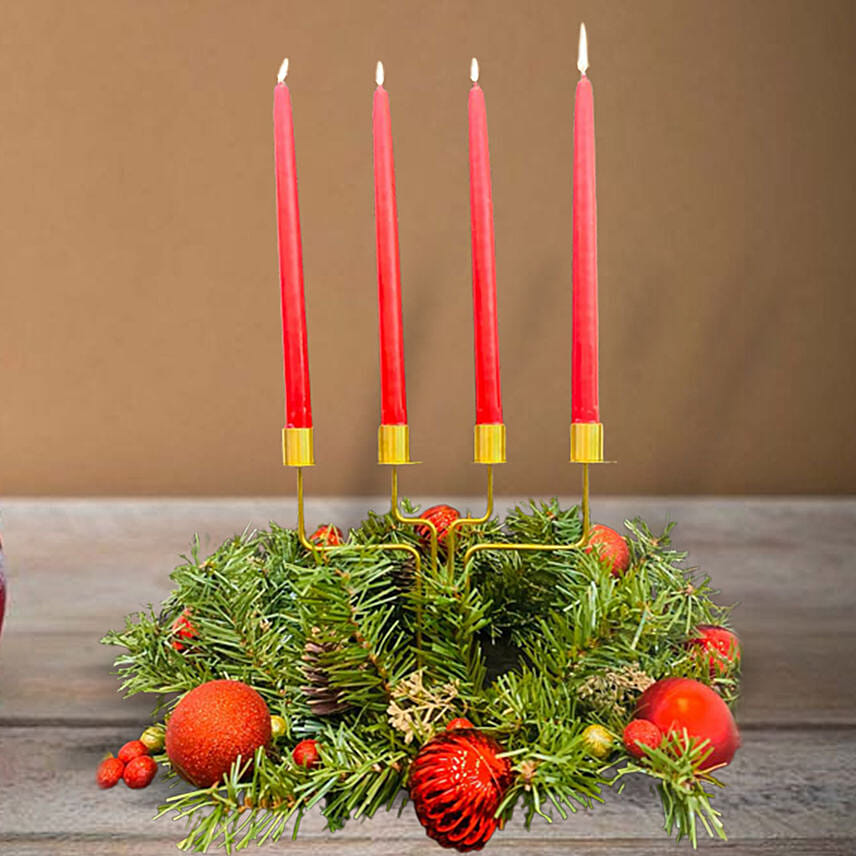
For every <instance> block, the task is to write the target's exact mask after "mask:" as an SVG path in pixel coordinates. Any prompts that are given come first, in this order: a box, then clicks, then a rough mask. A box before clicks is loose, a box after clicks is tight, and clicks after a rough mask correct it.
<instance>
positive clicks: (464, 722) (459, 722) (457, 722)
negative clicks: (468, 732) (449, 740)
mask: <svg viewBox="0 0 856 856" xmlns="http://www.w3.org/2000/svg"><path fill="white" fill-rule="evenodd" d="M456 728H475V726H474V725H473V724H472V722H470V721H469V719H465V718H464V717H463V716H459V717H457V718H456V719H451V720H449V724H448V725H447V726H446V731H454V730H455V729H456Z"/></svg>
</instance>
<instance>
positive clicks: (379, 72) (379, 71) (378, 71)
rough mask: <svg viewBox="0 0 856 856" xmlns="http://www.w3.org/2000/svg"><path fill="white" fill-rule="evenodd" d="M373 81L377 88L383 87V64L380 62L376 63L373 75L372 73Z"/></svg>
mask: <svg viewBox="0 0 856 856" xmlns="http://www.w3.org/2000/svg"><path fill="white" fill-rule="evenodd" d="M374 79H375V83H376V84H377V85H378V86H383V63H382V62H381V61H380V60H378V61H377V66H376V68H375V73H374Z"/></svg>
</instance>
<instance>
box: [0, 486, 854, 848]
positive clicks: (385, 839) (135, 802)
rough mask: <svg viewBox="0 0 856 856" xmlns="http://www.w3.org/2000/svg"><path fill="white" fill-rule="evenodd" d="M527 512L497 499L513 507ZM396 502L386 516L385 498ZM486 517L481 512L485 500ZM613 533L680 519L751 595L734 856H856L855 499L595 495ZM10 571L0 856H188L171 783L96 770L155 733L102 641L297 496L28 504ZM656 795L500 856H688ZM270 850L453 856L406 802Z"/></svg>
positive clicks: (739, 592) (345, 509)
mask: <svg viewBox="0 0 856 856" xmlns="http://www.w3.org/2000/svg"><path fill="white" fill-rule="evenodd" d="M511 501H512V500H511V499H509V500H508V501H506V502H502V501H500V503H499V504H498V507H499V508H503V507H504V505H507V504H509V503H510V502H511ZM369 504H370V503H368V502H366V501H362V500H360V501H354V500H349V501H316V502H310V503H309V505H308V509H307V512H308V521H309V524H311V525H312V526H314V525H315V524H316V523H320V522H323V521H326V520H333V521H334V522H336V523H338V524H340V525H350V524H353V523H356V522H357V520H358V519H359V517H360V516H361V513H362V511H363V510H364V509H365V508H366V507H367V506H368V505H369ZM373 505H374V507H376V508H382V507H383V503H382V502H381V501H378V502H377V503H373ZM473 505H474V508H475V509H477V508H478V507H479V504H478V503H477V502H474V503H473ZM594 512H595V516H596V518H597V519H598V520H601V521H603V522H605V523H608V524H612V525H616V524H618V523H620V521H621V520H622V519H623V518H625V517H630V516H635V515H637V514H639V515H642V516H643V517H645V518H646V519H647V520H648V521H649V522H650V523H651V524H652V526H658V525H662V524H663V523H664V522H665V521H666V520H677V521H678V522H679V525H678V527H677V529H676V530H675V533H674V535H675V542H676V543H677V545H678V546H679V547H680V548H682V549H688V550H689V551H690V561H691V562H692V563H693V564H698V565H701V566H702V567H703V568H704V569H705V570H706V571H708V572H709V573H710V574H711V575H712V577H713V579H714V583H715V584H716V586H717V587H718V588H719V589H720V590H721V592H722V595H721V598H720V599H721V601H722V602H729V603H731V602H738V601H739V602H740V605H739V607H738V608H737V610H736V612H735V615H734V621H735V625H736V627H737V629H738V632H739V633H740V636H741V639H742V642H743V646H744V679H743V697H742V699H741V702H740V705H739V708H738V711H737V717H738V721H739V724H740V726H741V731H742V735H743V748H742V749H741V751H740V752H739V753H738V754H737V757H736V759H735V761H734V762H733V763H732V765H731V766H730V767H729V768H728V769H727V770H726V771H725V773H724V775H723V779H724V780H725V782H726V783H727V785H728V787H727V789H726V790H725V791H724V792H723V793H722V794H721V795H719V796H718V797H717V800H716V804H717V805H718V807H719V808H720V809H721V810H722V812H723V815H724V819H725V824H726V829H727V830H728V832H729V842H728V844H727V845H723V844H716V843H713V844H711V843H709V842H707V841H705V842H703V843H702V847H703V848H709V847H719V848H721V849H727V850H728V852H729V853H736V854H745V855H746V856H748V854H759V856H760V854H779V853H782V854H784V853H788V854H816V853H817V854H854V853H856V787H854V785H856V771H854V767H856V666H854V662H855V661H856V656H854V642H856V623H854V614H856V558H854V556H856V500H850V499H843V500H825V499H794V500H791V499H746V500H744V499H740V500H735V499H717V500H712V499H685V498H681V499H671V498H662V497H659V498H641V499H640V498H631V497H624V498H620V499H619V498H612V499H601V498H597V499H596V500H595V503H594ZM0 515H1V516H0V531H2V533H3V540H4V546H5V551H6V569H7V574H8V576H9V604H8V607H7V622H6V626H5V629H4V633H3V637H2V640H0V853H2V854H4V856H13V854H14V856H18V854H21V856H23V854H27V856H35V854H43V853H45V854H46V853H51V854H81V855H82V854H95V855H96V856H98V854H108V853H109V854H146V856H150V854H160V853H171V852H176V851H175V850H174V843H175V842H176V841H178V840H179V838H180V837H181V834H182V829H183V825H182V824H180V823H176V822H171V821H170V820H168V819H161V820H159V821H157V822H153V821H152V816H153V813H154V810H155V808H156V806H157V805H158V803H159V802H160V800H161V798H162V797H164V795H166V794H167V792H168V790H169V786H168V785H167V784H166V783H165V782H162V781H157V782H156V783H155V784H154V785H152V786H151V787H150V788H149V789H147V790H145V791H131V790H129V789H127V788H124V787H117V788H114V789H113V790H111V791H100V790H98V789H97V788H96V786H95V783H94V771H95V767H96V765H97V762H98V760H99V758H100V757H101V756H102V755H103V754H104V753H105V752H107V751H115V750H116V748H118V746H119V745H121V744H122V743H123V742H124V741H125V740H128V739H132V738H134V737H136V736H137V735H138V733H139V732H140V730H141V728H142V727H143V726H144V724H146V723H147V721H148V715H149V712H150V706H151V705H150V700H149V699H146V698H143V697H137V698H134V699H129V700H123V699H121V698H120V697H119V695H118V694H117V682H116V680H115V678H113V677H112V676H111V674H110V669H111V660H112V656H113V654H114V653H115V652H114V651H113V650H110V649H107V648H104V647H103V646H101V645H99V643H98V639H99V637H100V635H101V634H102V633H103V632H104V631H105V630H107V629H109V628H114V627H118V626H120V623H121V621H122V617H123V616H124V615H125V614H126V613H127V612H130V611H132V610H136V609H138V608H140V607H143V606H144V605H145V604H147V603H148V602H157V601H159V600H160V599H161V597H162V596H163V595H164V594H165V593H166V592H167V590H168V584H169V580H168V574H169V571H170V570H171V569H172V567H173V566H174V565H175V564H176V562H177V557H178V555H179V554H180V553H182V552H184V551H185V550H187V548H188V546H189V543H190V539H191V536H192V535H193V533H194V532H198V533H199V534H200V537H201V539H202V543H203V547H206V546H207V547H209V548H213V547H214V546H215V545H216V544H217V543H219V542H220V541H221V540H222V539H223V538H225V537H227V536H228V535H231V534H233V533H235V532H236V531H240V530H242V529H244V528H245V527H246V526H247V525H248V524H250V525H253V526H264V525H266V523H267V521H269V520H276V521H277V522H279V523H282V524H285V525H291V524H293V521H294V506H293V503H292V501H291V500H289V499H288V498H286V499H283V500H201V501H199V500H192V501H190V500H187V501H185V500H166V501H156V500H150V501H148V500H147V501H139V500H121V501H106V500H13V501H9V502H6V503H5V504H4V505H3V506H2V508H0ZM661 823H662V821H661V814H660V808H659V801H658V799H657V797H656V794H655V793H654V792H653V790H652V789H651V787H650V786H649V785H648V784H647V782H642V781H640V782H634V783H632V785H631V786H629V787H628V788H627V790H626V791H625V793H624V794H623V795H622V796H621V798H620V799H619V798H610V797H609V796H608V798H607V802H606V805H604V806H601V807H598V808H596V809H595V810H593V811H591V812H588V813H581V814H579V815H577V816H575V817H572V818H571V819H569V820H568V821H565V822H563V823H561V822H560V823H555V824H553V825H545V824H539V825H537V826H535V827H534V828H533V830H532V832H529V833H527V832H526V831H525V830H524V829H522V827H521V825H520V824H519V823H518V822H516V821H515V822H514V823H512V824H510V825H509V827H508V828H507V829H506V830H505V831H504V832H502V833H498V834H497V835H496V836H495V837H494V839H493V840H492V841H491V843H490V844H489V845H488V851H487V852H489V853H494V854H497V856H499V854H512V853H513V854H515V856H528V854H559V853H574V854H579V856H587V854H598V856H602V854H609V853H615V854H631V853H632V854H640V856H645V855H646V854H654V853H658V854H662V853H672V852H678V851H679V850H680V851H681V852H688V851H689V845H687V844H686V843H685V842H684V843H682V844H681V845H675V844H673V843H670V842H669V839H667V838H666V836H665V834H664V833H663V832H662V829H661ZM266 852H283V853H285V852H288V853H291V854H295V856H300V854H309V853H313V854H419V856H423V854H424V856H428V854H435V856H436V854H438V853H440V852H442V851H441V850H440V849H439V848H437V847H436V845H434V844H433V843H432V842H430V841H429V840H428V839H427V838H426V837H425V834H424V832H423V831H422V828H421V827H420V826H419V824H418V822H417V821H416V819H415V818H414V816H413V814H412V812H411V811H410V810H409V809H407V810H405V812H404V813H403V815H402V816H401V817H400V818H399V817H398V816H397V815H396V814H395V813H392V814H388V815H386V814H384V815H378V816H377V817H376V818H374V819H373V820H369V821H365V822H362V823H357V824H352V825H350V826H348V827H347V828H346V830H344V831H343V832H339V833H337V834H335V835H329V834H328V833H326V832H324V830H323V823H322V821H321V819H320V818H319V817H318V816H313V817H310V818H309V819H308V820H307V821H306V822H305V824H304V825H303V827H302V828H301V837H300V839H299V840H298V841H297V842H291V841H284V842H281V843H280V844H278V845H274V846H268V847H267V848H266Z"/></svg>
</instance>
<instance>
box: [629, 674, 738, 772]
mask: <svg viewBox="0 0 856 856" xmlns="http://www.w3.org/2000/svg"><path fill="white" fill-rule="evenodd" d="M636 716H637V718H639V719H649V720H650V721H651V722H653V723H654V724H655V725H656V726H657V727H658V728H659V729H660V730H661V731H662V732H664V733H666V734H673V733H677V734H681V733H682V732H683V731H684V729H686V732H687V734H688V735H689V736H690V737H691V738H695V739H697V740H709V741H710V744H709V745H710V746H712V747H713V750H712V751H711V753H710V754H709V755H708V756H707V758H706V759H705V760H704V768H705V769H710V768H712V767H719V766H724V765H725V764H728V763H729V762H730V761H731V759H732V758H733V757H734V753H735V752H736V751H737V749H738V748H739V746H740V733H739V732H738V731H737V725H736V723H735V722H734V717H733V716H732V715H731V711H730V710H729V709H728V705H727V704H726V703H725V702H724V701H723V700H722V698H721V696H719V694H718V693H716V692H714V691H713V690H712V689H711V688H710V687H708V686H706V685H705V684H702V683H700V682H699V681H694V680H692V679H691V678H663V680H660V681H657V682H656V683H654V684H652V685H651V686H650V687H648V689H647V690H645V692H644V693H642V695H641V696H640V698H639V701H638V703H637V705H636Z"/></svg>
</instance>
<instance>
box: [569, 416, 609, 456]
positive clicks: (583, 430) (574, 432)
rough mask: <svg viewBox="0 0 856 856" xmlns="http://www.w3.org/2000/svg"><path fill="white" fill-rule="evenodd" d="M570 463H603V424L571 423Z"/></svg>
mask: <svg viewBox="0 0 856 856" xmlns="http://www.w3.org/2000/svg"><path fill="white" fill-rule="evenodd" d="M571 463H574V464H602V463H603V424H602V423H600V422H571Z"/></svg>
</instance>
